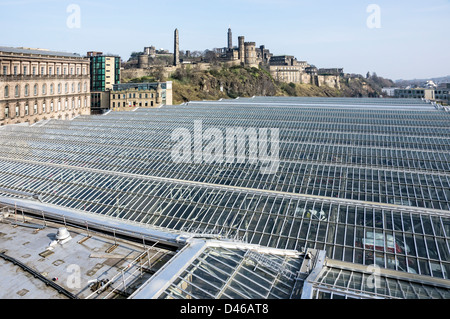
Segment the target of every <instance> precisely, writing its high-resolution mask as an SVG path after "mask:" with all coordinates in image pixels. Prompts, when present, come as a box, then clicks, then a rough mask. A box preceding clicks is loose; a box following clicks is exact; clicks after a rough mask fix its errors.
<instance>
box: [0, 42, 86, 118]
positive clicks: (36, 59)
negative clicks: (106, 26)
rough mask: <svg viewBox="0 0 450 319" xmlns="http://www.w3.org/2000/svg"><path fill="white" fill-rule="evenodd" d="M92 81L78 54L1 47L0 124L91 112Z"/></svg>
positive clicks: (83, 61)
mask: <svg viewBox="0 0 450 319" xmlns="http://www.w3.org/2000/svg"><path fill="white" fill-rule="evenodd" d="M89 83H90V69H89V60H88V59H85V58H83V57H81V56H80V55H78V54H71V53H64V52H54V51H49V50H43V49H30V48H10V47H0V125H7V124H19V123H29V124H34V123H36V122H39V121H41V120H48V119H72V118H74V117H76V116H78V115H88V114H90V104H91V100H90V85H89Z"/></svg>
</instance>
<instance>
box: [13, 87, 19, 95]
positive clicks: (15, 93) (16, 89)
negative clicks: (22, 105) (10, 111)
mask: <svg viewBox="0 0 450 319" xmlns="http://www.w3.org/2000/svg"><path fill="white" fill-rule="evenodd" d="M19 94H20V90H19V86H18V85H16V87H15V88H14V96H15V97H19Z"/></svg>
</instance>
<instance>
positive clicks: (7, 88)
mask: <svg viewBox="0 0 450 319" xmlns="http://www.w3.org/2000/svg"><path fill="white" fill-rule="evenodd" d="M41 88H42V95H46V94H47V84H43V85H42V87H41ZM61 89H62V85H61V83H59V84H58V85H57V93H58V94H61V93H62V91H61ZM83 91H84V92H87V91H88V85H87V82H85V83H84V85H83ZM64 92H65V93H69V84H68V83H66V84H65V85H64ZM71 92H72V93H76V92H78V93H81V82H79V83H78V85H77V91H75V83H72V91H71ZM38 94H39V85H38V84H35V85H34V86H33V95H34V96H37V95H38ZM49 94H55V86H54V84H53V83H52V84H50V85H49ZM24 96H30V85H29V84H26V85H25V88H24ZM4 97H5V98H9V97H10V86H9V85H6V86H5V90H4ZM14 97H16V98H18V97H21V87H20V85H16V86H15V87H14Z"/></svg>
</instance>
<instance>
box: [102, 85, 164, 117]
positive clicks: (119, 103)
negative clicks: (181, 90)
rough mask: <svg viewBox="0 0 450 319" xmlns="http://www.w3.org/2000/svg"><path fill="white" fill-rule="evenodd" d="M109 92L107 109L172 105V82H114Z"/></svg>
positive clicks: (119, 109) (117, 109)
mask: <svg viewBox="0 0 450 319" xmlns="http://www.w3.org/2000/svg"><path fill="white" fill-rule="evenodd" d="M107 93H108V94H109V97H108V101H109V103H110V105H109V109H110V110H112V111H132V110H134V109H136V108H138V107H139V108H153V107H159V106H161V105H163V104H165V105H172V82H170V81H168V82H161V83H124V84H116V85H114V86H113V90H111V91H108V92H107Z"/></svg>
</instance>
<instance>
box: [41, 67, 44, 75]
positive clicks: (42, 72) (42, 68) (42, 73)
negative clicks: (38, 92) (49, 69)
mask: <svg viewBox="0 0 450 319" xmlns="http://www.w3.org/2000/svg"><path fill="white" fill-rule="evenodd" d="M44 71H45V67H43V66H41V75H45V72H44Z"/></svg>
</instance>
